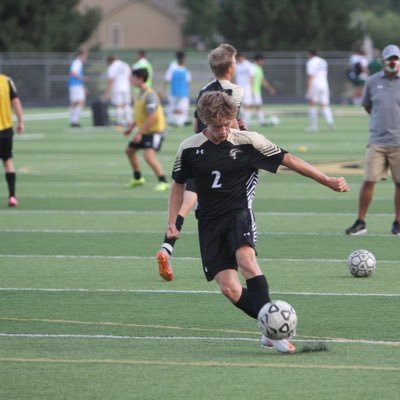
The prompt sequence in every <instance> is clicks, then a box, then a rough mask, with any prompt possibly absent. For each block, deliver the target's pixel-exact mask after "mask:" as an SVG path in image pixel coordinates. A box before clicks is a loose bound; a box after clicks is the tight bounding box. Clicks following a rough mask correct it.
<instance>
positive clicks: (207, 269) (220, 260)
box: [198, 208, 257, 281]
mask: <svg viewBox="0 0 400 400" xmlns="http://www.w3.org/2000/svg"><path fill="white" fill-rule="evenodd" d="M198 230H199V242H200V254H201V259H202V263H203V271H204V274H205V276H206V278H207V281H212V280H213V279H214V277H215V275H216V274H218V272H221V271H223V270H226V269H235V270H237V269H238V265H237V262H236V256H235V253H236V250H237V249H238V248H239V247H241V246H242V245H244V244H248V245H250V246H251V247H253V248H254V249H255V247H256V241H257V228H256V224H255V220H254V215H253V212H252V210H249V209H247V208H246V209H242V210H235V211H232V212H230V213H227V214H225V215H223V216H221V217H219V218H216V219H212V220H199V221H198Z"/></svg>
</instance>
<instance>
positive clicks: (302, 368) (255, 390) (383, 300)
mask: <svg viewBox="0 0 400 400" xmlns="http://www.w3.org/2000/svg"><path fill="white" fill-rule="evenodd" d="M274 108H275V109H276V110H277V111H281V110H282V111H289V112H293V109H296V110H297V109H299V108H300V109H301V111H302V112H304V116H302V115H301V113H293V114H296V115H281V116H280V119H281V124H280V125H278V126H276V127H273V128H272V127H267V128H260V127H257V126H254V127H251V128H254V130H259V131H261V132H263V133H264V134H265V135H266V136H267V137H268V138H270V139H271V140H272V141H274V142H276V143H277V144H279V145H280V146H282V147H283V148H285V149H287V150H288V151H291V152H293V153H294V154H296V155H298V156H300V157H302V158H304V159H306V160H307V161H310V162H313V163H317V165H318V166H320V167H321V168H322V169H324V170H326V171H329V172H330V173H333V174H340V175H345V176H346V178H347V179H348V181H349V183H350V185H351V187H352V190H351V192H349V193H346V194H337V193H334V192H331V191H329V190H328V189H326V188H324V187H320V186H318V185H317V184H315V183H314V182H312V181H310V180H308V179H306V178H303V177H300V176H295V175H293V174H291V173H288V172H287V171H281V173H279V174H278V175H268V174H262V176H261V178H260V183H259V185H258V189H257V197H256V201H255V205H254V206H255V210H256V218H257V225H258V231H259V242H258V255H259V260H260V264H261V266H262V268H263V270H264V271H265V273H266V275H267V277H268V280H269V282H270V287H271V291H272V297H273V298H274V299H283V300H286V301H288V302H290V303H291V304H292V305H293V306H294V307H295V309H296V311H297V314H298V318H299V324H298V337H297V341H296V342H295V343H296V346H297V348H298V350H299V352H298V354H295V355H290V356H282V355H280V354H278V353H277V352H275V351H274V350H264V351H263V350H262V349H261V348H260V347H259V345H258V339H259V333H258V331H257V327H256V323H255V321H252V320H251V319H249V318H248V317H246V316H245V315H244V314H242V313H240V312H239V311H238V310H237V309H236V308H234V307H232V305H230V304H229V302H228V301H227V300H226V299H224V298H223V297H222V296H221V295H220V294H219V293H218V291H217V288H216V285H215V284H214V283H210V284H207V282H206V281H205V279H204V277H203V274H202V271H201V266H200V260H199V251H198V242H197V234H196V222H195V219H194V217H193V215H191V216H190V217H189V218H188V219H187V220H186V221H185V225H184V228H183V237H182V239H181V240H180V241H179V242H178V244H177V246H176V251H175V254H174V256H175V258H174V260H173V266H174V270H175V275H176V279H175V280H174V281H172V282H168V283H167V282H164V281H162V280H161V279H160V278H159V276H158V273H157V267H156V263H155V258H154V255H155V252H156V251H157V250H158V248H159V245H160V242H161V240H162V239H163V231H164V226H165V221H166V208H167V201H168V193H161V194H160V193H157V192H155V191H154V190H153V188H154V186H155V184H156V183H157V182H156V179H155V178H154V176H153V174H152V173H151V171H150V170H149V168H148V167H147V165H146V164H144V163H143V164H142V165H143V168H142V169H143V174H144V176H145V177H146V180H147V184H146V185H145V186H143V187H140V188H136V189H128V188H127V187H125V185H126V184H127V183H128V181H129V179H130V178H131V174H130V170H129V167H128V163H127V160H126V159H125V155H124V153H123V151H124V148H125V145H126V139H125V138H123V136H122V134H121V133H120V132H117V131H115V130H114V129H113V128H112V127H109V128H94V127H92V126H91V121H90V120H89V119H86V120H84V121H83V123H84V127H83V128H81V129H71V128H69V127H68V123H67V119H66V117H63V116H61V117H60V118H58V119H57V116H55V117H54V119H34V118H32V119H31V120H29V116H30V115H35V118H38V117H37V115H38V114H47V113H49V114H55V113H56V112H59V111H60V110H40V111H39V110H26V115H27V123H26V125H27V132H26V134H25V135H24V136H22V137H17V138H16V140H15V163H16V166H17V172H18V178H17V194H18V198H19V202H20V206H19V207H18V208H17V209H8V207H7V206H6V196H5V190H4V183H3V184H2V186H1V188H2V189H1V193H2V195H3V196H2V197H1V199H0V200H1V204H2V205H1V206H0V218H1V221H2V224H1V227H0V242H1V243H2V251H1V254H0V273H1V285H0V286H1V290H0V296H1V308H0V374H1V377H2V378H1V385H0V397H1V398H2V399H41V400H43V399H54V398H60V399H61V398H65V399H89V398H93V399H110V398H116V399H141V400H143V399H159V398H163V399H174V400H175V399H178V400H179V399H187V398H188V397H189V396H190V397H191V398H193V399H225V398H229V399H238V400H239V399H243V398H247V397H248V398H252V399H264V398H266V397H268V398H270V399H277V398H297V399H318V400H320V399H356V398H363V399H375V398H396V396H397V394H398V391H399V389H400V383H399V382H400V381H399V376H400V337H399V331H400V322H399V318H398V310H399V309H400V291H399V285H398V282H399V278H400V269H399V257H398V254H399V253H398V240H399V239H398V237H393V236H392V235H390V234H389V232H390V226H391V223H392V219H393V183H392V182H391V180H390V179H388V180H386V181H383V182H380V183H379V184H378V185H377V187H376V190H375V196H374V201H373V203H372V205H371V208H370V213H369V215H368V219H367V223H368V230H369V233H368V234H367V235H365V236H360V237H348V236H346V235H344V229H345V228H346V227H348V226H349V225H350V224H352V223H353V222H354V219H355V218H356V208H357V196H358V190H359V186H360V183H361V180H362V175H361V174H362V169H360V168H355V167H357V166H362V160H363V157H364V151H365V144H366V141H367V136H368V132H367V131H368V117H367V116H366V115H363V114H362V113H360V115H354V112H353V111H354V109H353V108H341V107H337V108H336V109H335V112H336V113H337V115H339V114H340V116H338V117H337V118H336V124H337V130H336V131H334V132H332V131H329V130H328V129H327V128H325V127H324V125H323V122H322V121H321V130H320V132H318V133H306V132H304V128H305V127H306V125H307V121H306V117H305V111H306V108H305V107H301V106H292V107H286V108H285V107H281V106H276V107H274ZM62 111H63V110H62ZM355 114H357V113H355ZM190 132H191V130H190V127H189V128H182V129H170V130H169V133H168V136H167V138H166V140H165V142H164V145H163V149H162V151H161V152H160V154H159V158H160V160H161V161H162V163H163V165H164V168H165V170H166V172H167V174H168V175H169V174H170V171H171V168H172V163H173V160H174V156H175V153H176V150H177V147H178V144H179V143H180V141H181V140H182V139H183V138H185V137H187V136H188V135H189V134H190ZM358 248H366V249H368V250H370V251H372V252H373V253H374V254H375V256H376V258H377V270H376V272H375V273H374V275H373V276H372V277H370V278H367V279H356V278H353V277H351V275H350V273H349V272H348V269H347V265H346V259H347V256H348V255H349V254H350V253H351V251H353V250H355V249H358ZM316 350H319V351H316Z"/></svg>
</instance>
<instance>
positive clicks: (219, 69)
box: [208, 43, 236, 78]
mask: <svg viewBox="0 0 400 400" xmlns="http://www.w3.org/2000/svg"><path fill="white" fill-rule="evenodd" d="M235 56H236V49H235V48H234V47H233V46H231V45H230V44H228V43H222V44H220V45H219V46H218V47H217V48H215V49H214V50H211V51H210V53H208V64H209V65H210V68H211V71H212V72H213V74H214V75H215V76H216V77H217V78H218V77H219V76H224V75H225V74H226V73H227V72H228V70H229V68H230V67H231V66H232V63H233V58H234V57H235Z"/></svg>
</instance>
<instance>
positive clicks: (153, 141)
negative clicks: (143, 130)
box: [128, 133, 164, 151]
mask: <svg viewBox="0 0 400 400" xmlns="http://www.w3.org/2000/svg"><path fill="white" fill-rule="evenodd" d="M163 140H164V134H163V133H149V134H146V135H143V136H142V140H141V141H140V142H138V143H134V142H129V144H128V146H129V147H130V148H132V149H154V150H155V151H159V150H160V149H161V144H162V142H163Z"/></svg>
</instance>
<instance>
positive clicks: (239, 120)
mask: <svg viewBox="0 0 400 400" xmlns="http://www.w3.org/2000/svg"><path fill="white" fill-rule="evenodd" d="M237 123H238V126H239V129H240V130H241V131H247V126H246V124H245V122H244V121H243V120H242V119H241V118H238V119H237Z"/></svg>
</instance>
